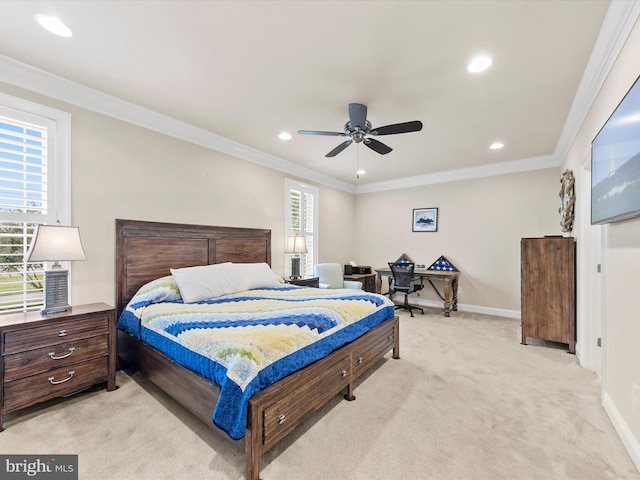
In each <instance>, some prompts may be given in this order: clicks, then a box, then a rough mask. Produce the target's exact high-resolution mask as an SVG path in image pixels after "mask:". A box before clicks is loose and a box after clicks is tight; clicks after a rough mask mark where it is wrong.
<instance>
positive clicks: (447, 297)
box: [444, 277, 451, 317]
mask: <svg viewBox="0 0 640 480" xmlns="http://www.w3.org/2000/svg"><path fill="white" fill-rule="evenodd" d="M450 306H451V279H450V278H448V277H445V278H444V316H445V317H448V316H449V307H450Z"/></svg>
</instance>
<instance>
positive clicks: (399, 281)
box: [389, 262, 424, 317]
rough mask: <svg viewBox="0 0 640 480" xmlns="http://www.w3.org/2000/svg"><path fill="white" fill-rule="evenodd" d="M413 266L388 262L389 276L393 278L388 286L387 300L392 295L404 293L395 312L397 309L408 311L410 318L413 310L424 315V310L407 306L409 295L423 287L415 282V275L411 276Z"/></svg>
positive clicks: (413, 264)
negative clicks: (402, 299)
mask: <svg viewBox="0 0 640 480" xmlns="http://www.w3.org/2000/svg"><path fill="white" fill-rule="evenodd" d="M415 266H416V265H415V263H408V262H399V263H391V262H389V268H390V269H391V275H392V277H393V278H392V280H391V285H390V286H389V298H392V296H393V294H394V293H396V292H402V293H404V303H403V304H402V305H396V310H397V309H399V308H402V309H404V310H409V313H410V314H411V316H412V317H413V311H414V310H420V313H422V314H424V310H423V309H422V308H420V307H417V306H415V305H409V294H410V293H414V292H418V291H419V290H422V288H423V287H424V285H423V284H422V283H417V282H416V279H415V275H414V274H413V269H414V268H415Z"/></svg>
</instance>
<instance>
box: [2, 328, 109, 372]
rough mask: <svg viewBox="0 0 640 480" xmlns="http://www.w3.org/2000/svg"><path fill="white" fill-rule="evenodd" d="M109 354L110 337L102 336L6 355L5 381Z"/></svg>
mask: <svg viewBox="0 0 640 480" xmlns="http://www.w3.org/2000/svg"><path fill="white" fill-rule="evenodd" d="M108 353H109V337H108V336H107V335H100V336H98V337H89V338H85V339H82V340H75V341H72V342H64V343H60V344H58V345H50V346H47V347H42V348H37V349H35V350H27V351H25V352H20V353H14V354H13V355H6V356H5V358H4V381H5V382H10V381H12V380H16V379H18V378H22V377H27V376H29V375H35V374H37V373H42V372H46V371H49V370H52V369H54V368H61V367H65V366H67V365H71V364H73V363H78V362H83V361H85V360H88V359H90V358H95V357H104V356H106V355H108Z"/></svg>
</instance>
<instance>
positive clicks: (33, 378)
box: [0, 303, 116, 431]
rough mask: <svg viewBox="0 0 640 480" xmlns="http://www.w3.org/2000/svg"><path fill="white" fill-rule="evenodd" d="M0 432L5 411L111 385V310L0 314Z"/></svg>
mask: <svg viewBox="0 0 640 480" xmlns="http://www.w3.org/2000/svg"><path fill="white" fill-rule="evenodd" d="M0 341H1V342H2V343H1V345H0V348H1V350H2V351H1V353H2V355H1V362H0V377H1V382H0V401H1V403H0V431H1V430H2V428H3V427H2V420H3V416H4V414H5V413H9V412H12V411H15V410H19V409H21V408H25V407H28V406H30V405H34V404H37V403H40V402H43V401H45V400H50V399H52V398H55V397H59V396H62V395H67V394H70V393H73V392H77V391H79V390H82V389H85V388H88V387H91V386H92V385H95V384H98V383H102V382H106V386H107V390H109V391H111V390H114V389H115V388H116V379H115V370H116V368H115V367H116V363H115V362H116V337H115V310H114V309H113V307H111V306H109V305H106V304H104V303H93V304H90V305H79V306H74V307H73V309H72V310H71V311H68V312H61V313H56V314H52V315H40V313H39V312H28V313H17V314H7V315H0Z"/></svg>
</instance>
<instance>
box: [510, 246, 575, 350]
mask: <svg viewBox="0 0 640 480" xmlns="http://www.w3.org/2000/svg"><path fill="white" fill-rule="evenodd" d="M520 246H521V285H520V287H521V294H522V296H521V302H522V305H521V307H522V344H523V345H526V344H527V337H532V338H540V339H543V340H549V341H552V342H559V343H566V344H568V345H569V352H571V353H575V335H576V333H575V332H576V242H575V239H574V238H572V237H543V238H523V239H522V240H521V245H520Z"/></svg>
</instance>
